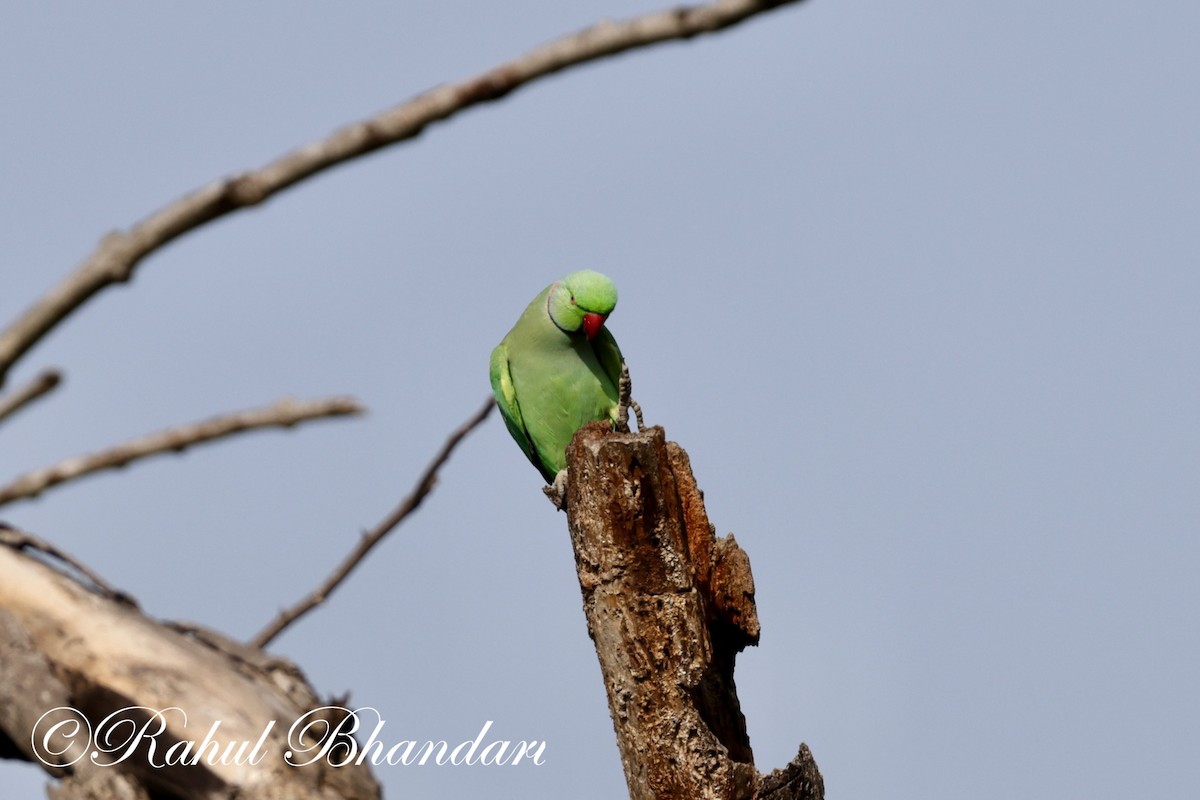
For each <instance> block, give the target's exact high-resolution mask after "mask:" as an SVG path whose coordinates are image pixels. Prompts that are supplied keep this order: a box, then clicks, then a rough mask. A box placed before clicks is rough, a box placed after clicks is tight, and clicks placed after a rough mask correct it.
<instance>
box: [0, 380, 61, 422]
mask: <svg viewBox="0 0 1200 800" xmlns="http://www.w3.org/2000/svg"><path fill="white" fill-rule="evenodd" d="M60 383H62V373H61V372H59V371H58V370H56V369H48V370H45V371H43V372H42V373H41V374H40V375H38V376H37V377H36V378H34V379H33V380H32V381H30V382H29V383H27V384H25V385H24V386H22V387H21V388H19V389H16V390H15V391H12V392H9V393H8V394H6V395H5V396H4V397H0V422H3V421H4V420H6V419H8V418H9V417H11V416H12V415H13V414H15V413H17V412H18V411H20V410H21V409H22V408H24V407H25V406H27V405H29V404H30V403H32V402H33V401H34V400H37V399H38V398H39V397H42V396H43V395H45V394H48V393H49V392H52V391H54V389H55V388H56V387H57V386H58V385H59V384H60Z"/></svg>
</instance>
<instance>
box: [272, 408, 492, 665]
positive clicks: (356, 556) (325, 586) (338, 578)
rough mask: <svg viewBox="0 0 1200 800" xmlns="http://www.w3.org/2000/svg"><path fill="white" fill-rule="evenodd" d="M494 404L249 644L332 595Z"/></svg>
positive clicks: (411, 508)
mask: <svg viewBox="0 0 1200 800" xmlns="http://www.w3.org/2000/svg"><path fill="white" fill-rule="evenodd" d="M495 405H496V401H495V400H493V399H492V398H490V397H489V398H488V399H487V401H486V402H485V403H484V404H483V406H482V407H481V408H480V409H479V410H478V411H476V412H475V414H474V415H473V416H472V417H471V418H470V419H468V420H467V421H466V422H464V423H463V424H462V425H461V426H459V428H458V429H457V430H455V431H454V433H452V434H450V437H449V438H448V439H446V443H445V444H444V445H442V449H441V451H440V452H439V453H438V454H437V455H436V456H435V457H434V459H433V460H432V461H430V462H429V466H427V467H425V471H424V472H423V473H421V477H420V478H419V479H418V480H417V483H416V485H415V486H413V490H412V491H411V492H410V493H409V495H408V497H405V498H404V500H403V501H401V503H400V505H398V506H396V509H395V510H394V511H392V513H391V514H389V515H388V516H387V517H386V518H385V519H384V520H383V521H382V522H380V523H379V524H378V525H376V526H375V527H374V528H373V529H372V530H370V531H368V532H366V533H364V534H363V535H362V537H361V538H360V539H359V541H358V545H357V546H356V547H355V548H354V549H353V550H352V551H351V552H350V554H349V555H347V556H346V557H345V558H344V559H343V560H342V563H341V564H339V565H338V567H337V569H335V570H334V571H333V572H332V573H330V575H329V577H328V578H326V579H325V580H324V582H322V583H321V585H320V586H318V587H317V588H316V589H314V590H313V591H312V592H310V593H309V594H308V595H307V596H305V597H304V598H303V599H301V600H300V601H299V602H297V603H296V604H295V605H293V606H291V607H289V608H286V609H284V610H283V611H280V612H279V616H277V617H276V618H275V620H274V621H273V622H271V624H270V625H268V626H267V627H265V628H263V629H262V630H261V631H259V632H258V634H257V635H255V637H254V638H253V639H251V640H250V642H249V644H251V645H252V646H254V647H258V648H263V647H266V646H267V645H268V644H270V643H271V641H272V640H273V639H275V637H277V636H278V635H279V634H281V633H283V631H284V630H285V629H286V628H287V627H288V626H289V625H291V624H292V623H293V622H295V621H296V620H298V619H300V617H302V616H304V615H305V614H307V613H308V612H309V611H312V610H313V609H314V608H316V607H317V606H319V605H321V604H322V603H324V602H325V601H326V600H328V599H329V595H331V594H333V591H334V589H336V588H337V587H338V586H340V585H341V583H342V581H344V580H346V578H347V577H348V576H349V575H350V573H351V572H352V571H353V570H354V568H355V567H357V566H358V565H359V563H360V562H361V561H362V560H363V559H364V558H366V555H367V553H369V552H371V549H372V548H374V547H375V545H377V544H379V542H380V541H381V540H382V539H383V537H385V536H387V535H388V534H389V533H391V531H392V529H393V528H395V527H396V526H397V525H399V524H400V523H401V522H403V521H404V518H405V517H407V516H408V515H409V514H411V513H412V512H414V511H416V510H417V506H419V505H421V501H422V500H424V499H425V496H426V495H428V494H429V493H430V492H432V491H433V487H434V485H435V484H436V483H437V473H438V470H439V469H441V468H442V465H443V464H445V463H446V461H447V460H448V459H449V458H450V454H451V453H452V452H454V448H455V447H457V446H458V443H459V442H461V441H462V440H463V439H464V438H465V437H466V435H467V434H468V433H470V432H471V431H473V430H474V429H475V428H476V427H478V426H479V424H480V423H482V422H483V421H484V420H485V419H487V415H488V414H489V413H491V410H492V407H493V406H495Z"/></svg>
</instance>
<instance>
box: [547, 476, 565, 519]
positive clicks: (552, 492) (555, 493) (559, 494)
mask: <svg viewBox="0 0 1200 800" xmlns="http://www.w3.org/2000/svg"><path fill="white" fill-rule="evenodd" d="M542 491H543V492H544V493H545V494H546V497H549V498H550V502H551V503H554V507H555V508H557V509H558V510H559V511H562V510H563V507H564V506H565V505H566V504H567V471H566V470H565V469H563V470H559V471H558V474H557V475H555V476H554V483H551V484H548V485H546V486H543V487H542Z"/></svg>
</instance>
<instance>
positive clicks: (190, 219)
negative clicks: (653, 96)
mask: <svg viewBox="0 0 1200 800" xmlns="http://www.w3.org/2000/svg"><path fill="white" fill-rule="evenodd" d="M799 1H800V0H716V2H713V3H709V4H707V5H698V6H684V7H678V8H672V9H668V10H666V11H658V12H654V13H650V14H646V15H644V16H640V17H635V18H633V19H628V20H624V21H620V22H600V23H597V24H596V25H593V26H592V27H590V28H586V29H584V30H582V31H579V32H578V33H573V34H570V35H568V36H564V37H562V38H561V39H557V40H555V41H552V42H549V43H547V44H544V45H542V46H541V47H537V48H534V49H533V50H530V51H529V52H528V53H526V54H524V55H522V56H519V57H517V58H514V59H513V60H511V61H507V62H505V63H503V64H500V65H499V66H497V67H494V68H492V69H490V70H488V71H487V72H484V73H482V74H480V75H477V76H475V77H474V78H469V79H467V80H465V81H459V82H457V83H449V84H445V85H443V86H439V87H437V88H435V89H430V90H429V91H427V92H425V93H424V94H421V95H418V96H417V97H415V98H413V99H412V100H409V101H408V102H406V103H403V104H402V105H399V106H396V107H395V108H392V109H389V110H388V111H384V112H383V113H381V114H379V115H377V116H374V117H371V118H369V119H365V120H362V121H359V122H356V123H353V124H351V125H348V126H346V127H344V128H341V129H340V130H337V131H335V132H334V133H333V134H332V135H330V136H329V137H327V138H325V139H321V140H318V141H315V142H312V143H310V144H307V145H304V146H303V147H300V148H298V149H296V150H293V151H292V152H290V153H287V154H285V155H283V156H282V157H280V158H279V159H278V160H276V161H274V162H272V163H270V164H267V165H266V166H265V167H263V168H261V169H259V170H256V171H252V172H244V173H242V174H240V175H235V176H232V177H228V178H225V179H222V180H217V181H214V182H212V183H210V184H208V185H207V186H204V187H202V188H200V189H197V190H195V191H193V192H191V193H190V194H187V195H185V196H183V197H181V198H179V199H178V200H175V201H174V202H172V203H169V204H167V205H166V206H164V207H162V208H161V209H159V210H158V211H155V212H154V213H152V214H151V215H150V216H148V217H146V218H145V219H143V220H142V221H141V222H138V223H137V224H135V225H134V226H133V227H131V228H129V229H128V230H124V231H114V232H112V233H110V234H108V235H107V236H106V237H104V239H103V240H102V241H101V242H100V245H99V246H98V247H97V248H96V250H94V251H93V252H92V254H91V255H89V256H88V257H87V258H86V259H85V260H84V261H83V263H82V264H80V265H79V266H78V267H77V268H76V269H75V270H74V271H73V272H72V273H71V274H69V275H68V276H67V277H66V278H65V279H63V280H62V282H60V283H59V284H58V285H57V286H55V287H54V288H52V289H51V290H50V291H49V292H47V293H46V294H45V295H43V296H42V298H41V299H39V300H38V301H37V302H36V303H34V305H33V306H32V307H30V308H29V309H28V310H26V311H25V312H24V313H23V314H22V315H21V316H20V317H19V318H18V319H16V320H15V321H14V322H13V323H12V324H11V325H10V326H9V327H8V328H7V329H6V330H4V331H3V332H2V333H0V386H3V384H4V379H5V377H6V375H7V374H8V370H9V369H10V368H11V367H12V365H13V364H14V363H16V361H17V360H18V359H19V358H20V357H21V356H22V355H23V354H24V353H25V352H26V351H27V350H29V348H30V347H32V346H33V345H34V344H36V343H37V342H38V341H39V340H40V339H41V338H42V337H43V336H45V335H46V333H48V332H49V331H50V330H52V329H53V328H54V327H55V326H56V325H58V324H59V323H60V322H61V321H62V320H63V319H65V318H66V317H67V316H68V315H69V314H71V312H73V311H74V310H75V309H76V308H78V307H79V306H81V305H82V304H83V303H84V302H86V301H87V300H88V299H90V298H91V297H92V296H93V295H95V294H96V293H97V292H99V291H100V290H102V289H104V288H106V287H108V286H110V285H112V284H115V283H123V282H125V281H128V280H129V279H130V277H131V276H132V275H133V271H134V268H135V267H137V265H138V263H139V262H141V260H142V259H143V258H145V257H146V256H148V255H149V254H150V253H152V252H154V251H155V250H157V249H158V248H160V247H162V246H163V245H165V244H167V243H168V242H170V241H172V240H174V239H176V238H178V237H179V236H182V235H183V234H185V233H187V232H189V231H191V230H194V229H195V228H198V227H200V226H201V225H204V224H205V223H207V222H210V221H212V220H214V219H217V218H218V217H221V216H224V215H225V214H229V213H231V212H233V211H237V210H239V209H243V208H247V207H249V206H254V205H257V204H259V203H261V202H263V201H264V200H266V199H267V198H269V197H271V196H272V195H274V194H276V193H278V192H280V191H283V190H284V189H287V188H288V187H290V186H292V185H294V184H296V183H298V182H300V181H302V180H304V179H305V178H309V177H311V176H313V175H315V174H317V173H319V172H322V171H324V170H326V169H329V168H330V167H333V166H335V165H338V164H342V163H345V162H347V161H350V160H351V159H354V158H357V157H359V156H363V155H366V154H368V153H371V152H374V151H375V150H378V149H380V148H382V147H386V146H388V145H391V144H396V143H397V142H402V141H405V140H407V139H412V138H414V137H415V136H417V135H418V134H420V133H421V131H423V130H424V129H425V128H426V127H427V126H428V125H430V124H431V123H434V122H437V121H439V120H443V119H446V118H448V117H450V116H452V115H454V114H456V113H458V112H459V111H462V110H463V109H466V108H470V107H472V106H475V105H478V104H480V103H486V102H489V101H492V100H498V99H500V98H501V97H504V96H505V95H507V94H508V93H509V92H512V91H513V90H514V89H517V88H519V87H521V86H523V85H525V84H527V83H531V82H533V81H535V80H537V79H539V78H543V77H545V76H547V75H552V74H553V73H555V72H558V71H560V70H563V69H567V68H568V67H573V66H577V65H579V64H585V63H587V62H590V61H595V60H597V59H600V58H604V57H606V56H612V55H615V54H617V53H622V52H625V51H627V50H633V49H635V48H639V47H647V46H649V45H653V44H657V43H659V42H666V41H671V40H679V39H690V38H691V37H693V36H697V35H700V34H704V33H713V32H715V31H719V30H721V29H723V28H728V27H730V26H731V25H736V24H737V23H739V22H742V21H743V20H746V19H748V18H749V17H752V16H754V15H756V14H761V13H763V12H765V11H769V10H771V9H773V8H777V7H779V6H783V5H789V4H792V3H796V2H799Z"/></svg>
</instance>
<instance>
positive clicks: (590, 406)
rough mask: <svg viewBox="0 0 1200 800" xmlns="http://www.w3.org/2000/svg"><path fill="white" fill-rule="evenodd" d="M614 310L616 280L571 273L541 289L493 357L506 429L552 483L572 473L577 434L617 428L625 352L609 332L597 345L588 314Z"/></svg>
mask: <svg viewBox="0 0 1200 800" xmlns="http://www.w3.org/2000/svg"><path fill="white" fill-rule="evenodd" d="M616 305H617V288H616V286H614V285H613V282H612V281H611V280H609V279H608V278H606V277H605V276H603V275H601V274H600V273H598V272H592V271H591V270H582V271H580V272H572V273H571V274H570V275H568V276H566V277H565V278H563V279H562V280H560V281H556V282H555V283H552V284H550V285H549V286H547V287H546V288H545V289H543V290H542V292H541V293H540V294H539V295H538V296H537V297H535V298H534V299H533V301H532V302H531V303H530V304H529V306H528V307H526V309H525V312H524V313H523V314H521V316H520V318H519V319H518V320H517V324H516V325H514V326H513V329H512V330H511V331H509V332H508V335H507V336H505V337H504V339H503V340H502V341H501V342H500V344H499V345H497V346H496V349H495V350H493V351H492V358H491V364H490V367H491V369H490V372H491V380H492V392H493V393H494V394H495V395H496V403H497V405H498V406H499V407H500V413H501V415H502V416H503V417H504V424H505V426H506V427H507V428H508V432H509V433H510V434H512V437H513V439H514V440H516V442H517V444H518V445H519V446H520V448H521V451H522V452H523V453H525V456H526V457H527V458H528V459H529V460H530V462H532V463H533V465H534V466H535V467H537V469H538V471H539V472H541V474H542V477H543V478H545V479H546V481H547V482H548V483H549V482H553V480H554V476H555V475H557V474H558V472H560V471H561V470H563V469H565V468H566V466H567V460H566V449H567V445H568V444H569V443H570V442H571V437H572V436H574V435H575V431H577V430H579V428H580V427H581V426H582V425H584V424H586V423H588V422H591V421H592V420H601V419H607V420H609V421H610V422H612V423H614V424H615V422H616V419H617V412H618V405H619V403H620V399H619V394H618V388H617V387H618V385H619V381H620V377H621V365H622V364H623V361H624V360H623V358H622V356H621V349H620V348H619V347H617V342H616V340H615V339H613V337H612V334H611V333H609V332H608V329H607V328H604V327H600V328H599V329H598V330H597V331H596V332H595V335H594V336H593V337H592V338H591V339H589V338H588V337H587V334H586V333H585V329H584V318H585V316H586V315H588V314H598V315H600V316H601V317H607V316H608V315H609V314H611V313H612V311H613V309H614V308H616ZM593 321H594V320H593Z"/></svg>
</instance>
